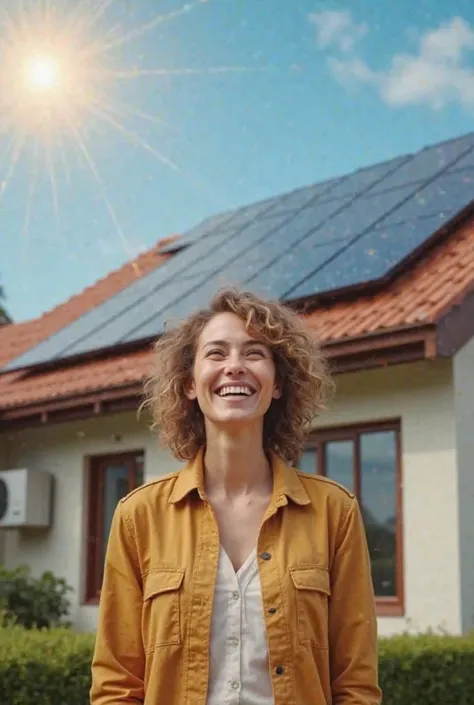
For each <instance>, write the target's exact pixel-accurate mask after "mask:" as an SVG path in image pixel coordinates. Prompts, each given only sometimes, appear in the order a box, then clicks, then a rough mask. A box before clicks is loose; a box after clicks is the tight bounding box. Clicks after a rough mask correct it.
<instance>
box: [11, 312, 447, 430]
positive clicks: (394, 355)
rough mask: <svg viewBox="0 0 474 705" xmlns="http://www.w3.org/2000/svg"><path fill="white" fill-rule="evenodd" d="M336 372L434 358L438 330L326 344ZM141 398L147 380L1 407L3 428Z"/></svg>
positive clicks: (71, 417)
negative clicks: (144, 382) (32, 402)
mask: <svg viewBox="0 0 474 705" xmlns="http://www.w3.org/2000/svg"><path fill="white" fill-rule="evenodd" d="M324 352H325V354H326V356H327V358H328V361H329V364H330V367H331V370H332V372H333V373H334V374H336V375H338V374H343V373H349V372H358V371H361V370H368V369H373V368H377V367H387V366H389V365H397V364H403V363H409V362H416V361H419V360H423V359H429V358H434V357H436V354H437V351H436V328H435V327H434V326H432V325H430V326H422V327H420V326H417V327H415V326H413V327H410V328H407V327H405V328H400V329H399V330H391V331H384V332H381V333H373V334H368V335H365V336H361V337H358V338H352V339H348V338H347V339H344V340H339V341H330V342H327V343H326V344H325V345H324ZM142 400H143V383H142V382H137V383H135V384H129V385H126V386H121V387H115V388H108V389H104V388H102V389H100V390H96V391H90V392H88V393H86V394H76V395H70V396H68V397H62V398H50V399H45V400H41V401H39V402H36V403H34V404H28V405H16V406H10V407H6V408H4V409H3V410H2V409H0V431H5V430H13V429H15V428H26V427H35V426H44V425H45V424H53V423H54V424H56V423H61V422H67V421H75V420H84V419H87V418H96V417H98V416H104V415H108V414H115V413H119V412H125V411H137V409H138V406H139V404H140V403H141V401H142Z"/></svg>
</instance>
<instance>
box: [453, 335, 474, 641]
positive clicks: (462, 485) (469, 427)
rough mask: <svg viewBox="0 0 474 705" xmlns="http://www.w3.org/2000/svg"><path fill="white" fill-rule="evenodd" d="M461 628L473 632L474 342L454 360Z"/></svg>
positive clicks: (463, 349)
mask: <svg viewBox="0 0 474 705" xmlns="http://www.w3.org/2000/svg"><path fill="white" fill-rule="evenodd" d="M453 377H454V415H455V420H456V446H457V465H458V494H459V534H460V545H459V552H460V557H461V565H462V570H461V586H460V587H461V599H462V626H463V630H464V631H469V630H471V629H474V340H471V341H470V342H469V343H468V344H467V345H466V346H465V347H464V348H462V349H461V350H460V351H459V352H458V354H457V355H456V356H455V358H454V362H453Z"/></svg>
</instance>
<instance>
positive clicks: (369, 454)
mask: <svg viewBox="0 0 474 705" xmlns="http://www.w3.org/2000/svg"><path fill="white" fill-rule="evenodd" d="M333 433H334V432H333ZM337 433H338V434H340V432H339V431H338V432H337ZM312 443H314V446H313V447H308V448H307V449H306V450H305V452H304V453H303V455H302V456H301V458H300V462H299V463H298V467H299V468H300V469H301V470H303V471H304V472H310V473H314V472H316V473H320V474H324V475H326V476H327V477H328V478H330V479H331V480H335V481H336V482H338V483H339V484H340V485H343V486H344V487H346V488H347V489H348V490H349V491H351V492H354V494H356V495H357V499H358V501H359V505H360V508H361V512H362V516H363V519H364V525H365V529H366V534H367V543H368V546H369V553H370V559H371V565H372V577H373V583H374V590H375V594H376V596H377V597H385V598H386V597H391V598H397V597H399V595H398V594H397V577H398V572H397V571H398V570H399V569H400V568H399V566H398V565H397V556H398V553H399V550H400V546H398V545H397V517H398V514H397V513H398V493H397V491H398V484H397V483H398V471H397V468H398V462H399V458H398V445H397V431H396V430H395V429H394V428H391V429H390V428H389V429H384V430H382V429H380V430H376V429H374V430H373V431H372V430H362V429H361V430H359V429H357V428H355V429H351V430H348V431H347V436H346V437H345V438H344V437H342V438H341V437H337V438H334V435H333V437H332V438H331V431H321V432H320V433H318V434H317V435H316V437H315V438H314V439H313V441H312Z"/></svg>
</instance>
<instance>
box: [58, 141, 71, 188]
mask: <svg viewBox="0 0 474 705" xmlns="http://www.w3.org/2000/svg"><path fill="white" fill-rule="evenodd" d="M58 155H59V160H60V162H61V164H62V167H63V169H64V175H65V179H66V184H67V185H68V186H69V184H70V183H71V167H70V165H69V162H68V160H67V156H66V149H65V147H64V142H63V139H62V137H60V138H59V140H58Z"/></svg>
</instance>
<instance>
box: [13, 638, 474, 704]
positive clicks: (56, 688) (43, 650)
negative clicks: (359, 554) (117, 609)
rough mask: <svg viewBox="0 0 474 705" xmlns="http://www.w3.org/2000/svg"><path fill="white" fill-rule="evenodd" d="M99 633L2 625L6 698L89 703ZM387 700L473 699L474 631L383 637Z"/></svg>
mask: <svg viewBox="0 0 474 705" xmlns="http://www.w3.org/2000/svg"><path fill="white" fill-rule="evenodd" d="M93 646H94V635H93V634H75V633H74V632H71V631H69V630H67V629H63V628H60V629H52V630H49V631H48V630H43V631H35V630H32V631H27V630H25V629H22V628H21V627H18V626H14V627H3V628H0V703H2V705H3V704H5V705H88V697H89V695H88V694H89V688H90V662H91V657H92V650H93ZM380 684H381V686H382V689H383V691H384V700H383V705H473V703H474V634H473V635H471V636H466V637H450V636H442V635H425V636H401V637H394V638H390V639H381V640H380Z"/></svg>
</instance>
